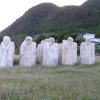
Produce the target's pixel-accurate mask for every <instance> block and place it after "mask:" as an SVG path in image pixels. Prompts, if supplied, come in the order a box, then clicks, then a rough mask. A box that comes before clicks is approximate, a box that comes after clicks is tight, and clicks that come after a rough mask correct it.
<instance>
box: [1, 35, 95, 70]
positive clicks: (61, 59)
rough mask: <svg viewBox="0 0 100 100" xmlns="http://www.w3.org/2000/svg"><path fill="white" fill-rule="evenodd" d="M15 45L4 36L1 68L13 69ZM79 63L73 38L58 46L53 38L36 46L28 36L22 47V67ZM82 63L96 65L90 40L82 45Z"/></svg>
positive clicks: (93, 48)
mask: <svg viewBox="0 0 100 100" xmlns="http://www.w3.org/2000/svg"><path fill="white" fill-rule="evenodd" d="M14 54H15V44H14V42H12V41H11V38H10V37H9V36H4V38H3V41H2V42H1V45H0V67H1V68H4V67H5V68H6V67H13V62H14ZM76 63H77V43H75V42H73V38H72V37H68V39H67V40H63V41H62V43H60V44H58V43H56V42H55V39H54V38H53V37H51V38H49V39H45V40H42V41H41V43H40V44H38V45H37V46H36V43H35V42H33V40H32V37H30V36H27V37H26V38H25V40H24V41H23V42H22V44H21V47H20V66H25V67H31V66H33V65H35V64H41V65H43V66H56V65H58V64H61V65H74V64H76ZM80 63H81V64H94V63H95V44H94V43H91V41H90V40H87V41H85V42H82V43H81V45H80Z"/></svg>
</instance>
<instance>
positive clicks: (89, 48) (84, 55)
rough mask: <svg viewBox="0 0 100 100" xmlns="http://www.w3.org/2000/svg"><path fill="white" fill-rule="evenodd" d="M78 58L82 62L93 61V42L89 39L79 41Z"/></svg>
mask: <svg viewBox="0 0 100 100" xmlns="http://www.w3.org/2000/svg"><path fill="white" fill-rule="evenodd" d="M80 59H81V63H82V64H94V63H95V43H91V41H90V40H86V41H85V42H83V43H81V46H80Z"/></svg>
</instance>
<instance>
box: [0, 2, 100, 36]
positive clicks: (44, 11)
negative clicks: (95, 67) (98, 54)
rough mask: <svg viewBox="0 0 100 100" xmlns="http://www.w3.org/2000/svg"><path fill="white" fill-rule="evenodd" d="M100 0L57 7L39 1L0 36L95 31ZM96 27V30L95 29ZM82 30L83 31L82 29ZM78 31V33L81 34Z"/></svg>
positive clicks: (99, 12)
mask: <svg viewBox="0 0 100 100" xmlns="http://www.w3.org/2000/svg"><path fill="white" fill-rule="evenodd" d="M99 4H100V0H87V1H86V2H85V3H83V4H82V5H81V6H64V7H58V6H57V5H55V4H52V3H41V4H39V5H36V6H34V7H32V8H30V9H29V10H28V11H26V12H25V13H24V15H23V16H21V17H20V18H18V19H17V20H16V21H15V22H14V23H12V24H11V25H10V26H9V27H7V28H6V29H4V30H3V31H1V32H0V35H1V37H2V36H4V35H9V36H12V35H14V36H18V35H19V36H20V37H21V36H27V35H31V36H34V35H36V34H43V33H53V32H56V33H57V32H58V33H59V32H62V33H63V32H66V31H67V30H69V29H71V32H72V33H73V34H77V36H78V35H79V33H75V32H74V31H76V32H77V31H78V32H79V31H80V30H84V32H96V33H95V34H97V36H100V35H99V30H100V28H97V27H99V26H100V19H99V17H100V7H99ZM97 29H98V30H97ZM82 32H83V31H82ZM82 32H80V34H82Z"/></svg>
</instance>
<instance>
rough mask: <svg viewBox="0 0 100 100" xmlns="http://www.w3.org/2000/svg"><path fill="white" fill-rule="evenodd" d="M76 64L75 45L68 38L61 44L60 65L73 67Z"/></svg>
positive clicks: (71, 39)
mask: <svg viewBox="0 0 100 100" xmlns="http://www.w3.org/2000/svg"><path fill="white" fill-rule="evenodd" d="M76 63H77V43H75V42H73V38H72V37H69V38H68V39H67V41H66V40H63V42H62V65H74V64H76Z"/></svg>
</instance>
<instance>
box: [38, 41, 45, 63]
mask: <svg viewBox="0 0 100 100" xmlns="http://www.w3.org/2000/svg"><path fill="white" fill-rule="evenodd" d="M43 44H44V41H41V43H40V44H38V46H37V63H39V64H42V62H43Z"/></svg>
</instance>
